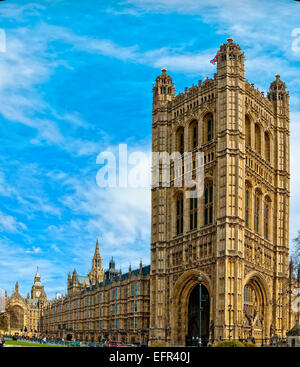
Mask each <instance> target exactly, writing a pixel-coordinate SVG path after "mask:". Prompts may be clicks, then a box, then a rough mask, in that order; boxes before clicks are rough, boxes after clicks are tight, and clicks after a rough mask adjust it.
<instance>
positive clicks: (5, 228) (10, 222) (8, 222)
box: [0, 212, 27, 233]
mask: <svg viewBox="0 0 300 367" xmlns="http://www.w3.org/2000/svg"><path fill="white" fill-rule="evenodd" d="M26 229H27V227H26V225H25V224H24V223H22V222H18V221H17V220H16V218H14V217H12V216H11V215H7V214H4V213H3V212H0V232H10V233H16V232H18V231H19V230H26Z"/></svg>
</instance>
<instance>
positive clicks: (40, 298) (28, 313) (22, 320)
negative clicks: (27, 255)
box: [1, 269, 47, 336]
mask: <svg viewBox="0 0 300 367" xmlns="http://www.w3.org/2000/svg"><path fill="white" fill-rule="evenodd" d="M46 303H47V296H46V293H45V291H44V286H43V284H42V283H41V277H40V274H39V271H38V269H37V272H36V275H35V277H34V283H33V285H32V287H31V297H30V296H29V293H28V294H27V297H26V298H23V297H22V296H21V295H20V293H19V284H18V282H17V283H16V285H15V289H14V292H13V294H12V295H11V297H8V296H7V293H6V292H5V315H6V317H7V320H8V330H2V331H1V332H2V333H7V332H8V333H10V334H12V335H13V334H15V333H18V334H19V335H22V334H24V335H28V336H38V335H39V334H40V332H41V328H40V322H41V318H42V315H43V308H44V306H45V305H46Z"/></svg>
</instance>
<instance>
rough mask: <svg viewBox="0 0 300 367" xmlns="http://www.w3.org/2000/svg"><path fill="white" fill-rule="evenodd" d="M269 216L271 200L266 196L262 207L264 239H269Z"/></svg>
mask: <svg viewBox="0 0 300 367" xmlns="http://www.w3.org/2000/svg"><path fill="white" fill-rule="evenodd" d="M270 215H271V200H270V198H269V197H268V196H267V197H266V198H265V205H264V236H265V239H267V240H269V239H270Z"/></svg>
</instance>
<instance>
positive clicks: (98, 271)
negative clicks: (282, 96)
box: [88, 238, 104, 284]
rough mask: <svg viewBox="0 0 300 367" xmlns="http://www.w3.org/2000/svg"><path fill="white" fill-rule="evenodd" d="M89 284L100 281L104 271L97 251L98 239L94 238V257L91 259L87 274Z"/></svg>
mask: <svg viewBox="0 0 300 367" xmlns="http://www.w3.org/2000/svg"><path fill="white" fill-rule="evenodd" d="M88 276H89V279H90V282H91V284H96V283H99V282H102V281H103V279H104V272H103V269H102V259H101V256H100V252H99V241H98V238H97V240H96V247H95V252H94V257H93V260H92V267H91V271H90V272H89V274H88Z"/></svg>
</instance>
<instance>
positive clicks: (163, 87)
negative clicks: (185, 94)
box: [153, 68, 175, 108]
mask: <svg viewBox="0 0 300 367" xmlns="http://www.w3.org/2000/svg"><path fill="white" fill-rule="evenodd" d="M161 71H162V74H161V75H159V76H158V77H157V78H156V79H155V81H156V83H155V84H154V85H153V108H154V106H156V105H157V104H162V105H165V104H166V102H168V101H172V99H173V97H174V96H175V86H174V84H173V82H172V78H171V77H170V75H168V74H167V73H166V71H167V69H165V68H163V69H161Z"/></svg>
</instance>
